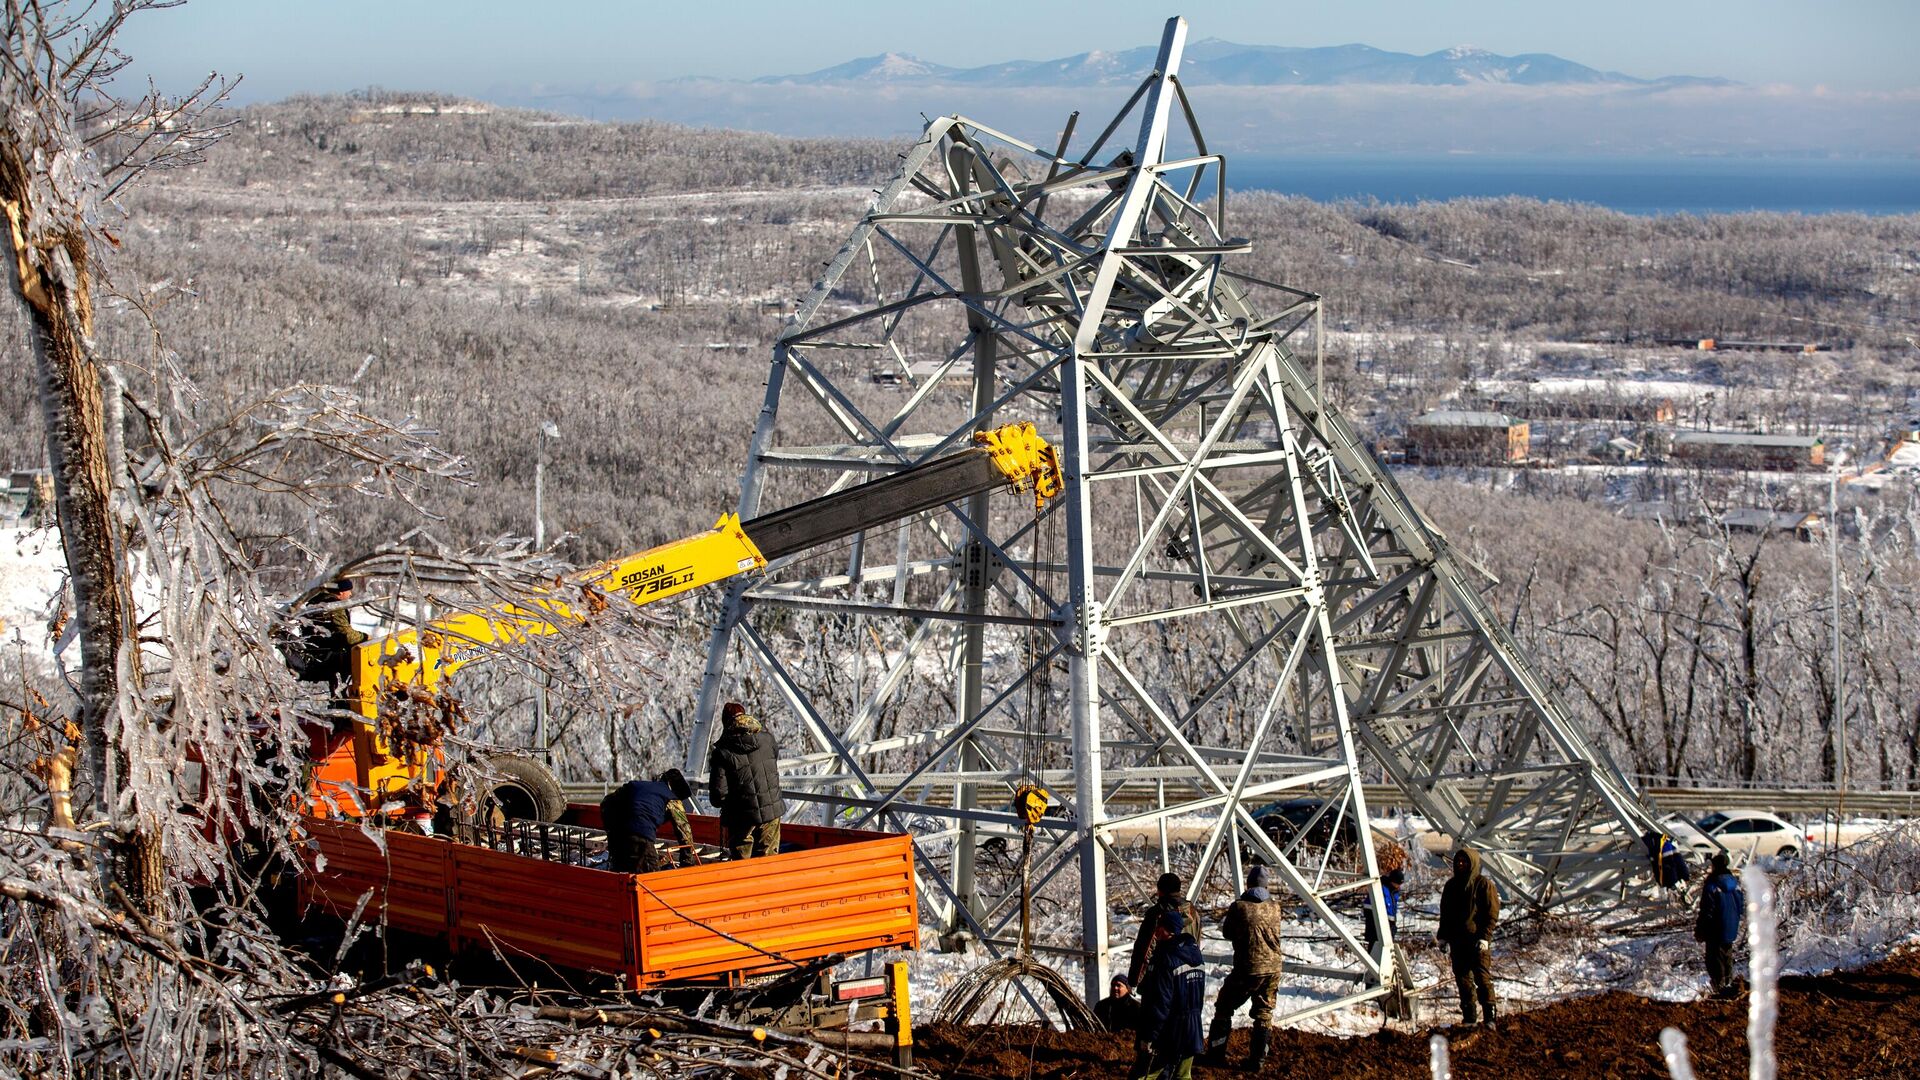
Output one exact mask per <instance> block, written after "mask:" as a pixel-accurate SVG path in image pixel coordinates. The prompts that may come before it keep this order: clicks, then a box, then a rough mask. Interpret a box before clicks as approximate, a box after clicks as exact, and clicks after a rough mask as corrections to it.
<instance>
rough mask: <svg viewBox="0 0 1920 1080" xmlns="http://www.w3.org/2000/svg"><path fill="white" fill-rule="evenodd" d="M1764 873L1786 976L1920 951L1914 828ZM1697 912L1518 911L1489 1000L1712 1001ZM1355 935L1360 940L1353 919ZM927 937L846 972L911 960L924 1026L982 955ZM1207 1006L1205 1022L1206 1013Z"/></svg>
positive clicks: (1120, 921) (1296, 1007) (1130, 925)
mask: <svg viewBox="0 0 1920 1080" xmlns="http://www.w3.org/2000/svg"><path fill="white" fill-rule="evenodd" d="M1850 824H1851V823H1850ZM1861 831H1867V830H1865V829H1864V828H1863V829H1862V830H1861ZM1763 868H1764V869H1765V870H1766V871H1767V872H1768V873H1769V874H1770V875H1771V877H1772V879H1773V882H1774V885H1775V889H1776V890H1777V892H1778V894H1779V897H1780V903H1781V911H1782V917H1781V930H1780V933H1781V949H1782V970H1783V972H1785V973H1820V972H1825V971H1830V970H1832V969H1834V968H1836V967H1855V966H1859V965H1862V964H1866V963H1869V962H1871V961H1872V960H1874V959H1877V958H1878V957H1880V956H1884V955H1886V953H1888V952H1889V951H1891V950H1893V949H1895V948H1898V947H1900V946H1901V945H1903V944H1907V943H1914V942H1920V891H1916V889H1915V883H1916V880H1920V825H1915V824H1908V825H1904V826H1894V827H1891V828H1880V829H1877V830H1873V831H1871V832H1870V834H1869V836H1868V838H1867V839H1865V840H1863V841H1859V842H1856V843H1853V844H1850V845H1847V846H1843V847H1841V848H1838V849H1833V850H1830V851H1828V852H1825V853H1820V854H1816V855H1815V856H1813V857H1811V858H1808V859H1797V860H1782V861H1771V862H1767V863H1765V864H1764V865H1763ZM1444 873H1445V872H1444V870H1443V869H1442V868H1441V867H1440V864H1439V861H1438V860H1437V859H1429V860H1427V861H1426V862H1425V864H1424V865H1422V866H1420V867H1418V868H1417V869H1416V870H1415V872H1414V874H1413V879H1412V882H1411V883H1410V884H1411V888H1410V892H1409V898H1408V903H1407V905H1406V906H1405V907H1403V908H1402V912H1401V920H1400V929H1401V940H1402V945H1403V948H1405V950H1406V951H1407V954H1408V959H1409V965H1410V967H1411V969H1412V974H1413V979H1414V982H1415V983H1416V985H1418V986H1420V987H1421V988H1423V990H1424V993H1423V995H1422V1004H1421V1006H1420V1015H1421V1018H1422V1023H1423V1024H1434V1023H1437V1024H1445V1023H1449V1022H1451V1021H1452V1020H1453V1019H1455V1018H1457V1011H1456V1006H1455V1004H1454V1001H1455V991H1454V985H1453V978H1452V974H1451V972H1450V970H1449V969H1448V966H1447V962H1446V955H1445V953H1443V952H1442V951H1440V950H1439V949H1438V948H1436V947H1435V946H1434V945H1433V943H1432V935H1433V929H1434V922H1435V904H1436V902H1437V897H1438V886H1439V882H1440V880H1441V878H1442V877H1443V876H1444ZM1699 881H1700V876H1699V874H1698V873H1696V875H1695V877H1694V880H1693V882H1692V887H1693V890H1694V892H1693V893H1691V894H1690V895H1697V890H1698V886H1699ZM1282 899H1283V901H1284V899H1285V897H1284V894H1282ZM1690 911H1691V907H1690V905H1682V906H1681V909H1677V911H1676V915H1675V917H1674V918H1673V919H1672V920H1671V921H1669V922H1668V923H1667V924H1666V925H1665V926H1661V927H1646V926H1641V927H1629V928H1624V929H1617V930H1605V929H1599V928H1597V927H1595V926H1593V925H1590V924H1588V923H1585V922H1583V921H1581V920H1579V919H1577V918H1556V919H1541V918H1531V917H1526V916H1523V915H1522V914H1520V913H1519V912H1516V911H1511V910H1510V911H1509V912H1508V913H1507V919H1506V920H1505V925H1504V926H1503V928H1502V930H1501V931H1500V932H1499V933H1498V934H1497V935H1496V941H1495V948H1494V976H1495V980H1496V987H1495V989H1496V993H1497V994H1498V995H1499V997H1500V999H1501V1001H1502V1003H1503V1008H1505V1009H1507V1010H1510V1011H1517V1010H1521V1009H1526V1008H1530V1007H1535V1006H1539V1005H1544V1004H1547V1003H1550V1002H1553V1001H1558V1000H1563V999H1566V998H1570V997H1578V996H1581V995H1584V994H1592V993H1599V992H1602V991H1606V990H1623V991H1627V992H1630V993H1634V994H1640V995H1643V996H1646V997H1650V998H1654V999H1658V1000H1666V1001H1691V1000H1694V999H1696V998H1698V997H1700V996H1701V995H1703V994H1704V993H1705V991H1706V971H1705V968H1704V966H1703V960H1702V955H1701V950H1700V946H1699V945H1698V943H1696V942H1695V941H1694V940H1693V936H1692V920H1691V917H1690ZM1078 925H1079V924H1078V914H1077V912H1070V911H1058V910H1056V911H1053V912H1051V913H1049V914H1048V915H1046V916H1045V917H1043V918H1039V919H1037V920H1036V937H1038V938H1039V939H1041V940H1066V939H1069V938H1070V937H1072V936H1073V935H1074V934H1076V933H1077V930H1078ZM1354 928H1355V929H1356V931H1357V928H1358V923H1357V920H1356V922H1355V924H1354ZM1206 930H1207V934H1206V937H1205V938H1204V939H1203V941H1202V943H1201V949H1202V953H1203V955H1204V956H1205V957H1206V960H1207V965H1208V979H1207V995H1208V999H1209V1001H1211V1000H1213V999H1214V998H1215V997H1216V996H1217V994H1218V993H1219V990H1220V984H1221V982H1222V981H1223V980H1224V978H1225V976H1226V973H1227V969H1228V966H1229V964H1230V960H1231V955H1230V949H1229V947H1228V945H1227V944H1226V942H1224V941H1222V940H1221V939H1220V938H1219V935H1218V929H1217V925H1216V924H1215V923H1213V922H1212V921H1211V920H1210V919H1209V921H1208V925H1207V927H1206ZM1138 932H1139V919H1138V918H1137V917H1136V916H1133V915H1115V916H1114V917H1113V919H1112V922H1111V924H1110V927H1109V940H1110V942H1111V945H1112V947H1111V949H1110V951H1109V954H1108V967H1109V970H1111V971H1123V970H1125V966H1126V964H1127V962H1128V957H1129V951H1130V949H1131V947H1132V944H1133V940H1134V937H1135V935H1136V934H1137V933H1138ZM927 934H928V936H927V941H926V945H927V947H926V948H925V949H924V950H922V951H920V952H917V953H906V952H901V953H894V954H878V955H876V956H874V957H873V958H872V959H871V960H870V961H869V960H867V959H859V960H853V961H850V962H849V963H848V964H847V965H846V967H845V968H844V969H843V971H844V972H846V973H848V974H857V973H861V972H864V971H866V970H869V968H871V969H872V970H875V971H877V970H878V965H879V964H880V963H882V962H884V961H886V960H891V959H905V960H907V961H908V962H909V965H910V969H911V971H912V982H913V999H914V1002H915V1006H916V1008H917V1009H918V1010H919V1013H920V1015H921V1017H922V1018H930V1017H931V1016H932V1015H933V1012H934V1010H935V1009H936V1007H937V1006H938V1004H939V1002H940V1001H941V999H942V998H943V997H944V996H945V995H946V994H947V992H948V991H949V990H951V989H952V988H953V987H954V985H955V984H956V983H958V982H959V980H960V979H961V978H962V976H964V975H965V974H966V973H967V972H968V971H970V970H972V969H973V968H975V967H978V966H979V965H981V964H983V963H985V962H986V960H987V957H986V956H985V955H984V954H981V953H978V952H976V953H974V954H971V955H960V954H951V953H943V952H940V951H939V950H938V948H937V946H936V945H935V944H934V940H933V933H932V931H931V930H930V929H929V930H928V931H927ZM1287 936H1288V938H1289V941H1288V946H1287V955H1288V958H1289V959H1290V960H1292V961H1294V962H1296V963H1301V964H1319V965H1325V966H1348V965H1345V964H1343V963H1341V961H1340V957H1339V950H1337V949H1336V948H1335V947H1334V945H1333V944H1332V943H1331V941H1329V940H1327V935H1326V932H1325V930H1324V929H1323V928H1322V927H1321V926H1320V925H1319V924H1318V923H1317V922H1312V921H1308V920H1304V919H1294V920H1290V921H1289V924H1288V927H1287ZM1744 951H1745V950H1744V946H1743V947H1742V948H1741V949H1740V951H1739V953H1738V954H1737V956H1738V959H1739V960H1740V962H1741V964H1742V968H1743V973H1744V961H1745V957H1744ZM1039 959H1040V960H1042V961H1043V962H1045V963H1047V964H1048V965H1050V966H1052V967H1054V968H1055V969H1056V970H1058V971H1059V972H1060V973H1061V974H1062V975H1063V976H1065V978H1066V980H1067V982H1068V984H1069V985H1072V986H1074V987H1076V988H1077V987H1079V986H1080V985H1081V966H1080V964H1079V963H1078V962H1077V961H1073V960H1070V959H1065V958H1062V957H1059V956H1057V955H1047V954H1044V953H1043V954H1041V955H1040V956H1039ZM1352 985H1353V984H1351V983H1340V982H1335V981H1331V980H1313V979H1306V978H1293V977H1290V978H1288V979H1287V980H1286V981H1285V982H1284V983H1283V986H1282V991H1281V995H1280V1000H1279V1002H1278V1005H1277V1008H1276V1015H1282V1016H1284V1015H1286V1014H1287V1013H1291V1012H1297V1011H1300V1010H1303V1009H1307V1008H1311V1007H1312V1006H1314V1005H1316V1004H1319V1003H1321V1002H1323V1001H1327V1000H1330V999H1332V998H1334V997H1337V996H1339V995H1341V994H1342V993H1345V992H1349V991H1350V990H1351V989H1352ZM1208 1008H1209V1014H1208V1015H1209V1017H1211V1005H1209V1007H1208ZM1022 1018H1023V1016H1022V1012H1021V1008H1020V1006H1019V1005H1018V998H1017V996H1013V995H1010V996H1009V998H1008V1004H1007V1005H1006V1012H1005V1014H1004V1015H1003V1017H1002V1019H1005V1020H1008V1021H1018V1020H1019V1019H1022ZM976 1019H980V1020H983V1021H985V1020H990V1019H992V1018H991V1017H976ZM1250 1022H1251V1021H1250V1019H1249V1017H1248V1016H1247V1014H1246V1012H1245V1010H1244V1009H1243V1010H1242V1011H1241V1013H1240V1015H1238V1016H1237V1017H1236V1018H1235V1023H1236V1026H1239V1027H1245V1026H1247V1025H1248V1024H1249V1023H1250ZM1385 1022H1386V1021H1385V1018H1384V1017H1383V1016H1382V1014H1381V1012H1380V1011H1379V1009H1377V1008H1375V1007H1374V1006H1372V1005H1362V1006H1358V1007H1353V1008H1348V1009H1342V1010H1338V1011H1335V1012H1332V1013H1329V1014H1325V1015H1322V1016H1319V1017H1315V1018H1311V1019H1308V1020H1306V1021H1304V1022H1302V1024H1301V1025H1300V1026H1302V1027H1304V1028H1307V1029H1309V1030H1313V1031H1318V1032H1323V1033H1326V1034H1334V1035H1362V1034H1369V1033H1371V1032H1374V1031H1377V1030H1379V1029H1380V1027H1381V1026H1382V1025H1383V1024H1384V1023H1385Z"/></svg>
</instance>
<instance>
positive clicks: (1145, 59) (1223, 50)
mask: <svg viewBox="0 0 1920 1080" xmlns="http://www.w3.org/2000/svg"><path fill="white" fill-rule="evenodd" d="M1156 55H1157V50H1156V48H1155V47H1153V46H1142V47H1141V48H1137V49H1127V50H1125V51H1122V52H1097V51H1096V52H1084V53H1079V54H1077V55H1074V56H1067V57H1062V58H1060V59H1058V60H1012V61H1008V62H1006V63H1001V64H988V65H986V66H984V67H973V68H954V67H946V66H944V65H941V64H935V63H931V62H929V61H926V60H922V59H920V58H919V57H917V56H913V55H910V54H908V53H883V54H881V55H879V56H868V57H862V58H861V59H858V60H849V61H847V62H846V63H844V64H835V65H834V66H833V67H829V68H822V69H820V70H819V71H812V72H808V73H806V74H803V75H770V76H767V77H765V78H760V79H755V80H753V81H754V82H755V83H759V84H763V85H777V84H793V85H801V86H840V85H846V84H873V83H885V84H902V83H904V84H915V83H921V84H925V83H938V84H946V85H962V86H964V85H974V86H993V87H1071V86H1100V85H1105V84H1109V83H1124V82H1133V81H1136V80H1138V79H1140V78H1141V77H1143V76H1144V75H1146V73H1147V72H1148V70H1149V69H1151V68H1152V66H1153V61H1154V58H1155V56H1156ZM1180 78H1181V81H1182V82H1185V83H1187V84H1188V85H1192V86H1202V85H1213V86H1469V85H1475V84H1484V83H1508V84H1512V85H1516V86H1564V85H1585V86H1608V85H1613V86H1645V87H1665V86H1735V85H1738V84H1737V83H1734V82H1733V81H1732V80H1730V79H1719V78H1703V77H1700V76H1692V75H1670V76H1667V77H1665V78H1659V79H1640V78H1635V77H1634V76H1631V75H1623V74H1621V73H1620V72H1617V71H1601V70H1599V69H1597V68H1590V67H1587V66H1586V65H1585V64H1576V63H1574V62H1573V61H1571V60H1567V59H1563V58H1561V57H1558V56H1554V55H1552V54H1551V53H1522V54H1521V55H1519V56H1502V55H1500V54H1499V53H1492V52H1488V51H1486V50H1485V49H1474V48H1466V47H1460V48H1453V49H1444V50H1441V51H1440V52H1433V53H1428V54H1426V55H1425V56H1415V55H1413V54H1412V53H1400V52H1389V51H1387V50H1385V49H1376V48H1374V47H1372V46H1371V45H1334V46H1328V47H1323V48H1311V49H1303V48H1291V47H1288V46H1284V45H1241V44H1238V43H1236V42H1232V41H1222V40H1220V39H1219V38H1208V39H1207V40H1205V41H1201V42H1196V43H1194V44H1192V45H1190V46H1188V47H1187V51H1186V56H1185V58H1184V59H1183V60H1182V62H1181V65H1180Z"/></svg>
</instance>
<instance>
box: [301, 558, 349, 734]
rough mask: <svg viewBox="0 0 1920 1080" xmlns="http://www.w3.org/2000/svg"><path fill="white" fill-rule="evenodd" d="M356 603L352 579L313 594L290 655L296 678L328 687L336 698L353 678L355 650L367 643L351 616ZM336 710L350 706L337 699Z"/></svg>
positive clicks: (331, 583)
mask: <svg viewBox="0 0 1920 1080" xmlns="http://www.w3.org/2000/svg"><path fill="white" fill-rule="evenodd" d="M352 600H353V579H352V578H344V577H343V578H334V579H333V580H332V581H329V582H327V583H325V584H323V585H321V586H320V587H319V588H317V589H315V590H314V591H313V592H311V593H309V594H308V595H307V598H306V600H305V601H303V603H302V605H301V610H300V615H299V619H300V636H299V638H298V640H296V641H294V642H293V643H291V644H290V645H289V646H288V651H287V658H288V662H289V663H290V664H291V665H292V667H293V674H294V676H295V677H296V678H298V679H300V680H301V681H303V682H318V683H326V684H327V686H328V688H329V689H330V690H332V692H333V693H334V694H335V695H339V694H340V693H342V692H343V690H344V689H345V687H346V685H347V682H348V680H349V679H350V678H352V674H353V671H352V661H353V647H354V646H355V645H358V644H360V643H361V642H363V641H365V640H367V635H366V634H364V633H362V632H360V631H358V630H355V629H354V628H353V619H352V617H350V616H349V615H348V614H347V608H346V605H347V604H348V603H350V602H352ZM333 707H334V708H336V709H344V708H346V707H347V702H346V700H345V699H344V698H340V697H338V696H336V697H335V698H334V701H333Z"/></svg>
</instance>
